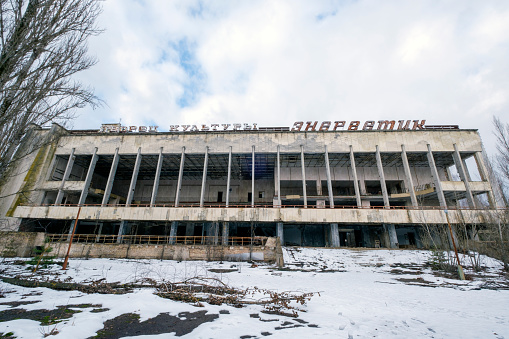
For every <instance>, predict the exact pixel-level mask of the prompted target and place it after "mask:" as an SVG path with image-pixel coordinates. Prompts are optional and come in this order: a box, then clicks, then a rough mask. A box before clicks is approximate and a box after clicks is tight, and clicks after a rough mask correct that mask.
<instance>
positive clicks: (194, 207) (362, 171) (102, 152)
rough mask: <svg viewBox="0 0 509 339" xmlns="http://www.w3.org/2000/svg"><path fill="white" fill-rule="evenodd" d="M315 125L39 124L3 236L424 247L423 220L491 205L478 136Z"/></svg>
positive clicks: (6, 204)
mask: <svg viewBox="0 0 509 339" xmlns="http://www.w3.org/2000/svg"><path fill="white" fill-rule="evenodd" d="M329 124H330V123H329ZM315 125H316V123H315ZM393 125H394V124H393ZM216 126H217V125H216ZM308 127H309V123H308ZM312 127H313V128H306V130H301V128H299V129H298V130H296V129H295V128H293V130H290V128H270V127H267V128H256V125H255V126H253V128H249V129H247V128H246V129H236V130H225V131H219V130H210V129H209V130H205V131H200V130H198V131H196V130H194V131H193V130H188V131H178V130H173V131H170V132H158V131H156V130H151V129H146V128H145V129H141V128H140V132H131V131H129V130H128V129H127V128H123V127H122V126H120V125H118V126H116V127H115V128H113V129H111V128H110V129H108V128H106V129H105V128H103V129H101V130H66V129H64V128H62V127H60V126H59V125H57V124H53V126H52V127H51V128H39V127H34V128H33V130H32V131H31V135H30V136H29V137H27V138H26V139H27V140H26V141H25V144H24V145H22V147H21V148H20V149H24V150H25V151H26V150H28V151H26V153H27V154H28V155H27V156H25V157H24V158H23V160H22V161H20V162H19V164H18V165H17V166H16V168H14V169H12V170H11V174H10V178H9V180H8V181H6V182H4V184H3V186H2V187H1V191H2V194H1V196H3V198H2V201H1V204H0V217H1V218H2V221H3V222H4V225H8V227H10V228H11V229H12V230H19V231H29V232H35V231H38V232H41V231H43V232H46V233H48V234H60V235H63V234H65V235H67V234H68V232H71V231H72V230H73V228H74V227H73V225H74V224H75V220H76V219H77V220H78V221H77V223H76V225H77V227H76V229H75V233H76V235H77V236H81V237H82V239H85V238H87V237H88V238H87V239H95V240H94V241H111V242H112V243H117V242H118V243H120V242H123V241H126V239H129V237H132V236H138V237H141V236H145V237H151V236H157V237H165V238H164V239H167V241H168V243H170V244H174V243H179V242H182V241H187V240H186V239H195V240H193V241H202V240H200V239H201V238H200V237H212V239H213V242H214V243H215V244H223V245H226V244H232V243H235V241H236V240H235V239H244V238H249V237H251V238H253V237H276V236H277V237H279V239H280V240H281V243H282V244H283V245H289V246H291V245H300V246H330V247H343V246H345V247H388V248H397V247H422V243H421V239H420V229H421V228H422V226H423V224H442V225H447V222H448V221H449V222H450V223H452V224H455V223H459V222H463V223H467V224H471V223H472V224H474V223H477V222H479V217H478V215H477V214H476V210H479V209H484V210H488V211H489V210H494V209H496V208H497V199H496V196H495V195H496V192H494V189H493V185H492V183H491V181H490V177H489V167H488V166H489V164H487V162H486V160H485V155H484V153H483V147H482V143H481V139H480V136H479V134H478V132H477V131H476V130H465V129H457V128H450V127H449V128H447V127H444V126H420V128H419V129H415V130H412V129H393V130H388V129H378V130H377V129H375V128H374V129H371V130H361V129H359V130H319V129H318V128H316V130H315V128H314V126H312ZM172 129H175V128H174V127H173V126H172ZM36 143H38V145H39V147H35V146H33V144H36ZM31 148H33V150H32V151H30V150H31ZM460 214H461V215H460ZM146 239H149V238H146ZM196 239H198V240H196ZM165 241H166V240H165Z"/></svg>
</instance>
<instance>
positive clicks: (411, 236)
mask: <svg viewBox="0 0 509 339" xmlns="http://www.w3.org/2000/svg"><path fill="white" fill-rule="evenodd" d="M407 234H408V243H409V244H410V245H412V246H415V233H413V232H408V233H407Z"/></svg>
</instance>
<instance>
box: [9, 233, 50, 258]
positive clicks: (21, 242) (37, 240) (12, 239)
mask: <svg viewBox="0 0 509 339" xmlns="http://www.w3.org/2000/svg"><path fill="white" fill-rule="evenodd" d="M42 245H44V233H41V232H37V233H35V232H33V233H31V232H0V256H2V257H4V258H9V257H30V256H32V255H33V250H34V248H35V247H36V246H42Z"/></svg>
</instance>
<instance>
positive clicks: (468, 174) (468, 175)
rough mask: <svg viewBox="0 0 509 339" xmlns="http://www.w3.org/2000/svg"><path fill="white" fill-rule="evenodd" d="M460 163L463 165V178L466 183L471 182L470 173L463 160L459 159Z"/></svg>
mask: <svg viewBox="0 0 509 339" xmlns="http://www.w3.org/2000/svg"><path fill="white" fill-rule="evenodd" d="M461 163H462V164H463V169H464V170H465V177H466V178H467V180H468V181H472V177H471V176H470V171H469V170H468V165H467V162H466V161H465V159H464V158H461Z"/></svg>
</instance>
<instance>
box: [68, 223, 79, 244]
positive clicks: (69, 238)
mask: <svg viewBox="0 0 509 339" xmlns="http://www.w3.org/2000/svg"><path fill="white" fill-rule="evenodd" d="M75 223H76V219H73V220H71V227H69V232H68V233H67V241H70V240H71V235H72V230H73V229H74V224H75ZM79 225H80V221H79V220H78V224H77V225H76V229H78V226H79Z"/></svg>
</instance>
